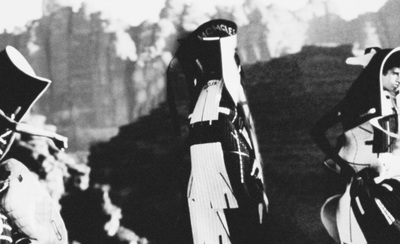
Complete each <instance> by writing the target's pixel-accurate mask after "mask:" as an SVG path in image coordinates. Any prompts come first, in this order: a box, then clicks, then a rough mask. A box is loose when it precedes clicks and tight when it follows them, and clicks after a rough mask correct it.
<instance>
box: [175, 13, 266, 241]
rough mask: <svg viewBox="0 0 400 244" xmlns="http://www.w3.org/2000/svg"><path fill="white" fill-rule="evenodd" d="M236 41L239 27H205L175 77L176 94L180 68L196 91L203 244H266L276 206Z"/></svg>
mask: <svg viewBox="0 0 400 244" xmlns="http://www.w3.org/2000/svg"><path fill="white" fill-rule="evenodd" d="M236 35H237V26H236V24H235V23H233V22H231V21H228V20H222V19H217V20H211V21H209V22H206V23H204V24H203V25H201V26H200V27H198V28H197V29H196V30H195V31H194V32H193V33H191V34H190V35H189V36H188V37H187V38H186V39H184V40H183V41H182V42H181V46H180V47H179V49H178V51H177V53H176V59H174V60H172V61H171V64H170V67H169V70H168V74H169V77H168V84H169V87H171V82H172V81H171V77H172V74H171V73H172V71H173V70H172V69H173V68H174V67H175V69H176V66H177V64H179V65H180V66H181V68H182V70H183V73H184V74H185V77H186V82H187V85H188V90H189V99H190V101H189V102H190V104H189V114H190V115H189V138H188V140H189V145H190V158H191V166H192V167H191V175H190V179H189V185H188V191H187V197H188V205H189V211H190V221H191V227H192V234H193V241H194V243H195V244H204V243H205V244H214V243H215V244H221V243H223V244H226V243H262V235H263V233H264V232H265V230H264V229H263V227H262V226H263V223H264V218H265V214H266V208H267V204H268V203H267V198H266V195H265V192H264V182H263V170H262V165H261V157H260V154H259V152H258V146H257V139H256V137H255V131H254V125H253V121H252V118H251V114H250V111H249V108H248V104H247V100H246V96H245V93H244V90H243V87H242V84H241V82H242V79H241V69H240V68H241V67H240V62H239V56H238V54H237V53H236V48H237V40H236V38H237V36H236ZM171 92H172V91H171V90H169V94H171ZM170 98H171V96H170ZM170 101H172V102H173V99H172V100H171V99H170ZM172 108H173V106H172Z"/></svg>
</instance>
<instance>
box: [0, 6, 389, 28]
mask: <svg viewBox="0 0 400 244" xmlns="http://www.w3.org/2000/svg"><path fill="white" fill-rule="evenodd" d="M82 1H84V2H85V3H87V6H89V9H91V10H92V11H103V12H104V16H106V17H107V18H112V19H117V20H120V21H123V22H125V23H127V24H129V25H132V26H135V25H138V24H140V23H141V22H142V21H144V20H151V21H156V20H157V18H158V13H159V12H160V10H161V8H162V7H163V6H164V2H165V0H145V1H143V0H63V2H73V3H74V4H75V6H73V7H75V8H76V7H79V6H80V4H81V2H82ZM180 1H182V2H187V3H194V2H195V3H196V4H197V5H198V6H200V7H199V11H210V9H212V8H213V7H214V6H215V5H230V6H233V5H236V6H240V5H241V4H242V3H243V2H244V0H229V1H227V0H200V1H201V4H199V0H180ZM254 1H256V2H257V1H258V2H260V3H261V2H262V3H263V4H268V3H269V2H270V3H272V2H274V3H277V4H278V5H280V6H282V7H285V8H287V9H290V10H296V9H299V8H301V7H304V6H305V5H306V4H307V2H308V0H254ZM321 1H329V2H332V4H333V5H334V6H335V9H336V11H337V14H338V15H339V16H341V17H342V18H343V19H345V20H351V19H353V18H356V17H357V16H358V15H359V14H363V13H365V12H375V11H377V10H379V8H380V7H382V6H383V5H384V3H385V2H386V1H387V0H321ZM41 3H42V0H12V1H10V0H0V6H1V8H0V32H3V31H4V30H7V31H8V32H13V31H14V30H18V29H23V27H24V26H25V24H26V23H27V21H30V20H33V19H39V18H40V17H41V15H42V5H41ZM21 6H23V7H21Z"/></svg>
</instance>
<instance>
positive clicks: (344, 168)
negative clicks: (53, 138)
mask: <svg viewBox="0 0 400 244" xmlns="http://www.w3.org/2000/svg"><path fill="white" fill-rule="evenodd" d="M335 162H336V163H337V164H338V165H339V167H340V175H341V176H343V178H344V180H345V181H346V182H350V180H351V179H352V178H353V177H354V176H355V175H356V171H355V170H354V169H353V167H351V166H350V164H349V162H347V161H346V160H344V159H342V158H340V157H338V158H337V159H335Z"/></svg>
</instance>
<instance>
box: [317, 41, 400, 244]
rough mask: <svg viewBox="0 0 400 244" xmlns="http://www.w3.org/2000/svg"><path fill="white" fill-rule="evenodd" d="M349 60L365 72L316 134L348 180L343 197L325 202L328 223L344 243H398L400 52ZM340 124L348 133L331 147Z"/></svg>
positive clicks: (367, 54) (332, 163)
mask: <svg viewBox="0 0 400 244" xmlns="http://www.w3.org/2000/svg"><path fill="white" fill-rule="evenodd" d="M347 62H348V63H349V64H359V65H362V66H364V68H363V70H362V72H361V73H360V75H359V76H358V78H357V79H356V80H355V81H354V83H353V84H352V86H351V87H350V89H349V90H348V92H347V94H346V96H345V97H344V99H343V100H342V101H341V102H339V103H338V104H337V105H336V106H335V107H334V108H332V109H331V110H330V111H329V112H328V113H326V114H325V115H324V116H323V117H322V118H321V119H320V120H319V121H318V122H317V123H316V124H315V125H314V127H313V128H312V130H311V136H312V137H313V139H314V141H315V142H316V144H317V145H318V146H319V147H320V148H321V150H322V151H324V153H325V154H326V155H327V158H328V160H326V161H325V164H326V165H327V166H328V167H330V168H331V169H335V170H336V171H337V172H340V173H341V174H342V175H343V176H344V177H345V178H346V181H347V187H346V191H345V193H344V194H343V195H336V196H333V197H331V198H329V199H328V200H327V201H326V202H325V204H324V206H323V208H322V212H321V217H322V222H323V224H324V226H325V227H326V229H327V230H328V233H329V234H330V235H331V236H332V237H333V239H335V240H336V241H337V242H338V243H357V244H359V243H393V242H398V241H399V240H400V231H399V230H397V227H396V226H397V219H398V218H400V215H399V214H400V207H398V206H400V205H399V204H400V194H399V193H400V184H399V181H398V180H397V179H396V178H398V177H399V176H400V157H399V156H398V154H399V139H398V138H400V136H399V133H398V126H399V125H398V121H399V120H398V111H399V110H398V107H397V101H396V100H397V99H396V98H397V95H398V90H399V83H400V77H399V75H400V48H395V49H380V48H370V49H367V50H366V52H365V55H364V56H361V57H353V58H349V59H348V60H347ZM338 123H340V124H341V125H342V128H343V133H342V134H341V136H339V137H338V138H336V143H331V142H330V140H329V139H328V137H327V135H326V134H327V132H328V131H329V130H330V129H331V128H333V127H334V126H335V125H336V124H338Z"/></svg>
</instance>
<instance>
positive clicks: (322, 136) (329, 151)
mask: <svg viewBox="0 0 400 244" xmlns="http://www.w3.org/2000/svg"><path fill="white" fill-rule="evenodd" d="M340 106H341V105H340V104H339V105H337V106H335V107H334V108H333V109H331V110H330V111H329V112H328V113H326V114H325V115H324V116H322V118H321V119H319V120H318V121H317V122H316V123H315V125H314V126H313V127H312V129H311V132H310V135H311V137H312V139H313V140H314V142H315V143H316V144H317V146H318V147H319V148H320V149H321V150H322V151H323V152H324V153H325V155H326V156H327V157H328V158H330V159H332V160H333V161H335V163H336V164H337V165H339V167H340V168H341V173H342V174H344V175H349V176H351V175H352V174H353V173H354V170H353V169H352V168H351V166H350V165H349V163H348V162H347V161H346V160H344V159H343V158H342V157H340V156H339V154H338V152H337V149H336V148H335V146H334V145H332V144H331V142H330V141H329V139H328V137H327V135H326V134H327V131H328V130H329V129H331V128H332V127H333V126H334V125H336V124H338V123H340V122H341V116H340Z"/></svg>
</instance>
